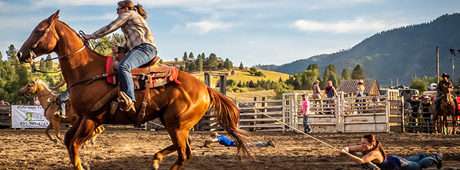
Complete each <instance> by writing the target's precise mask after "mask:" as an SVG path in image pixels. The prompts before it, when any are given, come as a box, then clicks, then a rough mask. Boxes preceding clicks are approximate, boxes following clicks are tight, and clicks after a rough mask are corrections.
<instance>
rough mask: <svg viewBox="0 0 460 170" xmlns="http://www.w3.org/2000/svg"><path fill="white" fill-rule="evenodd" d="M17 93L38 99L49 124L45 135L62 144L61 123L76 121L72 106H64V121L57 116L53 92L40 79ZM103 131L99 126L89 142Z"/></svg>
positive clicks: (55, 97) (57, 108) (57, 109)
mask: <svg viewBox="0 0 460 170" xmlns="http://www.w3.org/2000/svg"><path fill="white" fill-rule="evenodd" d="M19 92H20V93H21V94H24V95H27V96H35V97H37V98H38V101H39V102H40V105H41V106H42V108H43V111H44V114H45V118H46V120H48V122H49V125H48V127H46V130H45V133H46V135H47V136H48V138H49V139H50V140H51V141H53V142H54V143H57V142H58V140H59V141H60V142H62V143H64V141H63V140H62V138H61V135H60V132H61V124H62V123H72V122H74V121H76V120H77V118H78V116H77V114H75V112H74V111H73V110H72V105H71V104H66V113H67V115H66V118H65V119H64V118H61V117H60V116H59V115H58V114H57V113H58V112H59V105H58V104H57V103H56V99H57V95H56V94H54V92H53V91H51V90H50V88H49V87H48V85H47V84H46V83H45V82H43V81H42V80H40V79H36V80H33V81H30V82H29V83H27V84H26V85H24V86H23V87H22V88H21V89H20V90H19ZM51 128H52V129H53V130H54V135H55V137H56V139H53V138H52V137H51V135H50V134H49V130H50V129H51ZM103 131H104V127H103V126H99V127H98V128H97V129H96V131H95V132H94V133H95V134H93V135H92V138H91V140H90V141H91V142H92V143H93V144H94V142H95V140H96V136H97V134H100V133H102V132H103Z"/></svg>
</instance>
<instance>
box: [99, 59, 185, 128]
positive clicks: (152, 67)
mask: <svg viewBox="0 0 460 170" xmlns="http://www.w3.org/2000/svg"><path fill="white" fill-rule="evenodd" d="M159 61H160V58H159V57H158V56H155V57H154V58H153V59H152V60H151V61H150V62H149V63H147V64H145V65H142V66H141V67H139V68H135V69H133V70H131V74H132V77H133V82H134V90H136V91H140V90H144V98H143V99H142V100H141V102H142V104H141V109H140V110H139V112H138V120H142V119H143V117H144V116H145V111H146V108H147V106H148V104H149V100H148V99H149V98H150V89H152V88H156V87H161V86H165V85H167V84H168V83H175V84H180V83H181V82H180V81H179V80H178V79H177V78H178V76H179V71H178V69H177V68H176V67H171V66H167V65H164V64H159V63H158V62H159ZM117 68H118V60H116V59H115V58H114V57H107V60H106V65H105V69H106V73H107V75H109V76H107V78H106V82H107V83H108V84H111V85H114V86H117ZM120 97H122V96H120ZM117 108H118V103H117V102H116V101H112V104H111V111H110V113H111V114H114V113H115V112H116V109H117ZM136 110H137V109H136Z"/></svg>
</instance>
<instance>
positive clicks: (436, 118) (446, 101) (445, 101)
mask: <svg viewBox="0 0 460 170" xmlns="http://www.w3.org/2000/svg"><path fill="white" fill-rule="evenodd" d="M445 91H446V93H445V94H446V95H444V96H442V98H441V99H440V101H439V102H441V103H440V107H439V110H436V107H435V106H434V109H433V110H435V111H434V112H433V113H434V115H433V125H434V128H435V132H437V133H439V132H440V133H441V134H443V135H447V134H449V122H448V120H447V118H448V117H449V116H451V118H452V126H453V127H452V134H455V133H456V132H455V131H456V124H457V116H456V113H457V107H456V106H455V102H454V100H455V99H454V97H453V96H452V93H451V90H449V89H446V90H445Z"/></svg>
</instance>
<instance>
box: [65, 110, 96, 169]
mask: <svg viewBox="0 0 460 170" xmlns="http://www.w3.org/2000/svg"><path fill="white" fill-rule="evenodd" d="M97 126H99V124H98V123H97V122H96V121H94V120H92V119H90V118H88V117H83V118H81V119H79V120H78V121H76V123H75V124H74V126H72V128H71V129H70V130H69V131H68V132H67V133H66V136H65V139H64V142H65V145H66V147H67V150H68V152H69V157H70V161H71V163H72V165H73V166H74V168H75V169H77V170H82V169H83V166H82V163H81V159H80V155H79V150H80V147H81V145H82V144H83V143H84V142H85V141H86V140H88V139H89V138H90V137H91V135H92V134H93V131H94V130H95V129H96V127H97Z"/></svg>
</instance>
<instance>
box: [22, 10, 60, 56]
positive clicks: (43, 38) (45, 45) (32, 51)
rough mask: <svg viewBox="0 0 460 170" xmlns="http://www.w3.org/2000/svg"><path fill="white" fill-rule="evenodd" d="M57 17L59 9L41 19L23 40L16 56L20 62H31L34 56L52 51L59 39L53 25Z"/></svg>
mask: <svg viewBox="0 0 460 170" xmlns="http://www.w3.org/2000/svg"><path fill="white" fill-rule="evenodd" d="M58 18H59V10H58V11H56V12H55V13H54V14H52V15H51V16H50V17H48V18H47V19H45V20H43V21H41V22H40V23H39V24H38V25H37V26H36V27H35V28H34V29H33V30H32V33H31V34H30V36H29V38H27V40H26V41H25V42H24V44H23V45H22V47H21V49H20V50H19V52H18V54H17V56H18V59H19V61H20V62H32V60H33V59H34V58H36V57H39V56H41V55H43V54H49V53H51V52H53V51H54V49H55V47H56V44H57V42H58V40H59V36H58V33H57V31H56V28H55V25H56V22H57V21H58Z"/></svg>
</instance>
